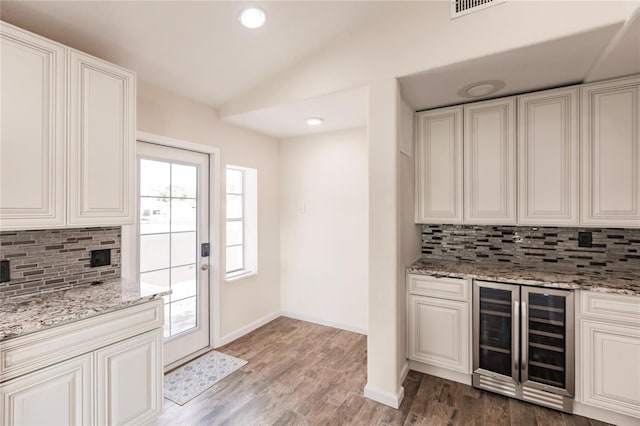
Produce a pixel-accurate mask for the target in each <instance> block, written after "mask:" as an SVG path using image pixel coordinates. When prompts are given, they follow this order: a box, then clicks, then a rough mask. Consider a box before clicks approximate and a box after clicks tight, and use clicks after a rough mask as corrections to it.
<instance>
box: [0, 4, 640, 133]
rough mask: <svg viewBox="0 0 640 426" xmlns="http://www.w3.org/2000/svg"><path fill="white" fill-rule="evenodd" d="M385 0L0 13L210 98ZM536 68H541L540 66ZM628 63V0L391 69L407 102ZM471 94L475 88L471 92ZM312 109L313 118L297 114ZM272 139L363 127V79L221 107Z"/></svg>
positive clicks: (548, 82)
mask: <svg viewBox="0 0 640 426" xmlns="http://www.w3.org/2000/svg"><path fill="white" fill-rule="evenodd" d="M401 3H402V2H393V1H261V2H255V1H254V2H245V1H68V2H64V1H41V2H39V1H9V0H2V1H1V2H0V14H1V18H2V20H5V21H7V22H10V23H13V24H15V25H17V26H20V27H22V28H25V29H28V30H31V31H33V32H35V33H38V34H41V35H43V36H46V37H49V38H51V39H54V40H57V41H59V42H61V43H64V44H67V45H69V46H72V47H74V48H77V49H79V50H83V51H85V52H88V53H90V54H93V55H95V56H98V57H101V58H104V59H106V60H108V61H111V62H114V63H116V64H119V65H122V66H124V67H127V68H130V69H133V70H135V71H136V72H137V74H138V78H139V79H140V80H143V81H145V82H148V83H151V84H154V85H157V86H160V87H163V88H165V89H168V90H170V91H172V92H175V93H178V94H180V95H182V96H185V97H188V98H191V99H194V100H196V101H200V102H202V103H205V104H208V105H210V106H213V107H219V106H220V105H222V104H224V103H226V102H228V101H229V100H231V99H234V98H235V97H238V96H240V95H242V94H244V93H246V92H248V91H250V90H251V89H253V88H254V87H256V86H258V85H259V84H260V83H262V82H264V81H266V80H269V79H271V78H272V77H273V76H275V75H277V74H278V73H279V72H283V71H284V70H285V69H287V68H289V67H290V66H291V65H293V64H294V63H296V62H298V61H300V60H302V59H303V58H305V57H307V56H309V55H311V54H313V53H314V52H316V51H318V50H320V49H322V48H323V47H324V46H328V45H331V44H332V43H334V42H335V40H340V39H341V38H344V37H347V36H348V35H349V34H350V33H352V32H355V31H357V30H358V29H360V28H363V27H365V26H367V25H368V24H370V23H373V22H375V20H376V19H378V18H381V19H383V18H384V16H386V15H387V14H390V12H392V9H393V10H395V8H398V7H401V6H402V5H401ZM256 4H258V5H259V6H260V7H262V8H263V9H264V10H265V11H266V13H267V23H266V25H265V26H264V27H263V28H260V29H258V30H248V29H245V28H244V27H242V26H241V25H240V24H239V22H238V19H237V18H238V14H239V12H240V11H241V10H242V9H243V8H244V7H246V6H247V5H256ZM542 70H543V71H544V72H541V71H542ZM632 73H640V7H639V8H638V9H637V10H636V13H635V14H634V15H633V16H632V17H631V18H630V19H629V20H628V22H627V23H626V25H624V26H621V25H619V24H617V25H611V26H607V27H602V28H595V29H593V30H590V31H588V32H584V33H580V34H574V35H572V36H570V37H565V38H561V39H556V40H551V41H548V42H545V43H541V44H536V45H531V46H527V47H523V48H521V49H517V50H512V51H507V52H502V53H499V54H496V55H491V56H484V57H480V58H476V59H473V60H469V61H465V62H460V63H456V64H451V65H448V66H445V67H442V68H437V69H433V70H428V71H425V72H421V73H417V74H412V75H408V76H404V77H401V78H399V81H400V85H401V89H402V93H403V97H404V98H405V100H406V101H407V103H408V104H409V105H410V106H411V107H412V108H413V109H415V110H422V109H429V108H437V107H442V106H446V105H454V104H459V103H463V102H469V101H470V100H469V99H468V98H462V97H460V96H459V95H458V94H457V92H458V90H459V89H460V88H462V87H464V86H467V85H469V84H470V83H474V82H479V81H484V80H502V81H504V83H505V87H504V88H503V89H502V90H500V91H499V92H497V93H495V94H492V95H490V96H489V97H499V96H506V95H509V94H516V93H523V92H527V91H533V90H540V89H544V88H548V87H556V86H560V85H566V84H573V83H580V82H583V81H596V80H601V79H606V78H612V77H617V76H622V75H628V74H632ZM477 99H483V98H482V97H480V98H477ZM309 116H321V117H323V118H325V123H324V125H322V126H319V127H310V126H308V125H306V124H305V119H306V118H307V117H309ZM225 120H226V121H228V122H230V123H233V124H236V125H238V126H241V127H245V128H249V129H252V130H255V131H258V132H261V133H264V134H267V135H271V136H274V137H277V138H287V137H292V136H298V135H304V134H312V133H319V132H327V131H332V130H338V129H342V128H350V127H359V126H366V124H367V90H366V88H354V89H352V90H346V91H343V92H338V93H330V94H327V95H324V96H321V97H318V98H314V99H307V100H303V101H298V102H292V103H288V104H281V105H274V106H272V107H269V108H265V109H262V110H255V111H250V112H247V113H243V114H239V115H235V116H230V117H226V118H225Z"/></svg>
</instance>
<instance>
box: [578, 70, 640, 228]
mask: <svg viewBox="0 0 640 426" xmlns="http://www.w3.org/2000/svg"><path fill="white" fill-rule="evenodd" d="M639 122H640V77H633V78H626V79H620V80H613V81H608V82H604V83H594V84H588V85H585V86H583V87H582V178H583V183H582V223H583V224H585V225H598V226H624V227H640V133H639V129H638V123H639Z"/></svg>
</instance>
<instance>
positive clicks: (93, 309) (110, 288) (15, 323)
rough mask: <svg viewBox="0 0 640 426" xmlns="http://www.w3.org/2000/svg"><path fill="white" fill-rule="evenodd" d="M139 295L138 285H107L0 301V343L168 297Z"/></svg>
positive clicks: (111, 283)
mask: <svg viewBox="0 0 640 426" xmlns="http://www.w3.org/2000/svg"><path fill="white" fill-rule="evenodd" d="M169 293H170V291H163V292H158V293H153V294H149V295H140V285H139V283H137V282H132V281H126V280H114V281H108V282H105V283H102V284H99V285H86V286H82V287H74V288H71V289H68V290H58V291H53V292H49V293H38V294H32V295H25V296H16V297H11V298H5V299H0V342H1V341H3V340H7V339H11V338H14V337H18V336H22V335H25V334H28V333H33V332H35V331H40V330H44V329H47V328H50V327H55V326H58V325H62V324H67V323H70V322H73V321H78V320H81V319H85V318H90V317H93V316H96V315H100V314H104V313H107V312H112V311H116V310H118V309H122V308H126V307H129V306H134V305H139V304H141V303H145V302H149V301H151V300H154V299H158V298H160V297H162V296H164V295H167V294H169Z"/></svg>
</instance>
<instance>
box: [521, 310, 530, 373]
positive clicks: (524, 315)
mask: <svg viewBox="0 0 640 426" xmlns="http://www.w3.org/2000/svg"><path fill="white" fill-rule="evenodd" d="M522 325H523V328H525V327H526V330H523V331H522V333H521V339H522V370H523V371H524V370H526V369H527V365H528V361H527V352H528V351H527V348H528V345H529V342H528V340H529V311H527V302H525V301H524V300H523V301H522Z"/></svg>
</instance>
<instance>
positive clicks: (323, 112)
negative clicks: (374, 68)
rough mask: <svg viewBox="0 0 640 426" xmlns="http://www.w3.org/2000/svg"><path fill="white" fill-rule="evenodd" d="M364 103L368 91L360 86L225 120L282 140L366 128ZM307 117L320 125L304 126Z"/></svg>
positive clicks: (365, 107) (365, 103)
mask: <svg viewBox="0 0 640 426" xmlns="http://www.w3.org/2000/svg"><path fill="white" fill-rule="evenodd" d="M367 103H368V90H367V88H366V87H360V88H356V89H351V90H344V91H340V92H336V93H330V94H328V95H325V96H321V97H317V98H313V99H306V100H303V101H299V102H292V103H287V104H281V105H275V106H273V107H270V108H265V109H261V110H256V111H250V112H247V113H244V114H240V115H236V116H230V117H227V118H226V121H228V122H230V123H233V124H236V125H238V126H241V127H245V128H248V129H252V130H255V131H257V132H260V133H264V134H267V135H271V136H274V137H276V138H280V139H284V138H288V137H292V136H299V135H308V134H314V133H324V132H331V131H334V130H340V129H351V128H354V127H365V126H366V125H367V111H368V108H367ZM309 117H321V118H323V119H324V123H323V124H322V125H321V126H309V125H308V124H306V119H307V118H309Z"/></svg>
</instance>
